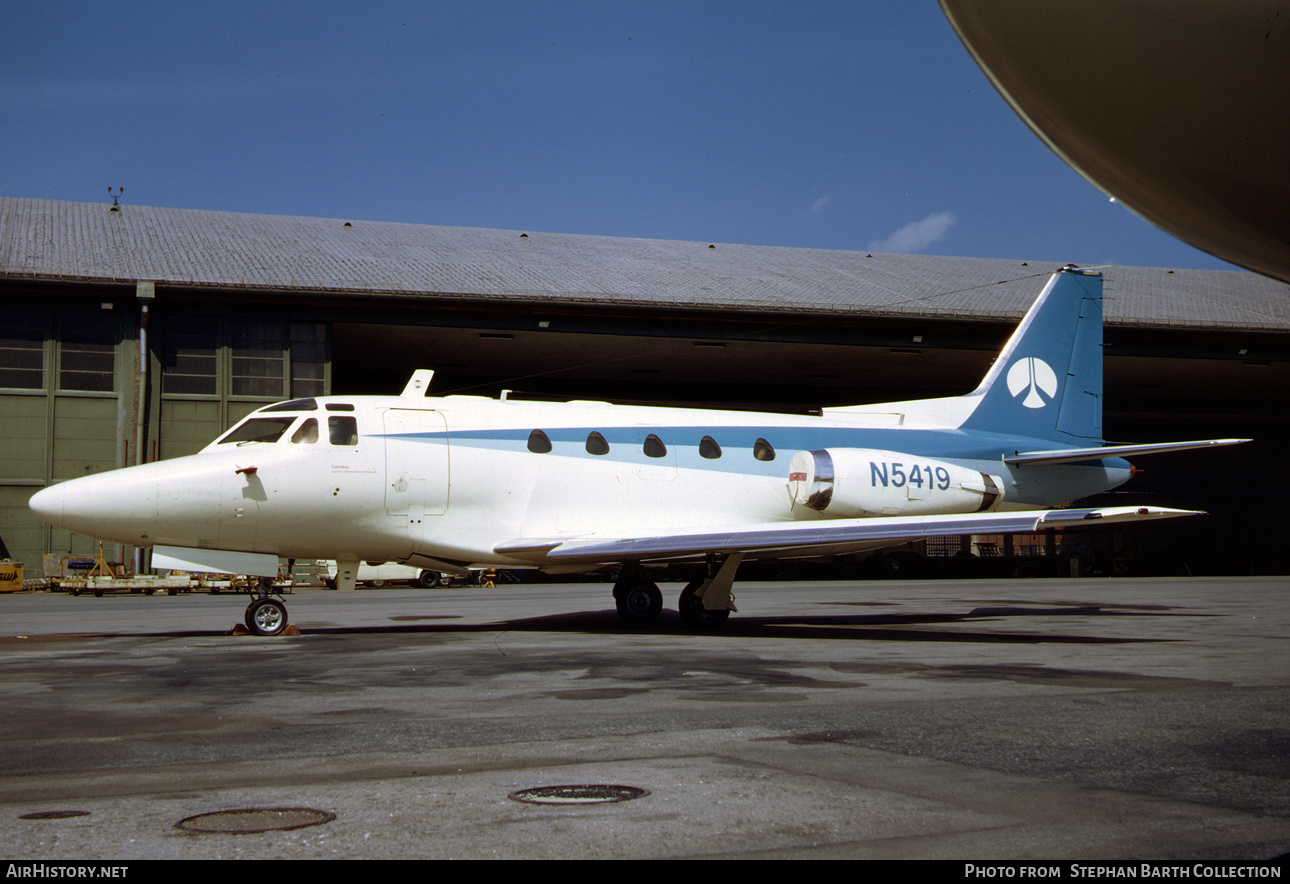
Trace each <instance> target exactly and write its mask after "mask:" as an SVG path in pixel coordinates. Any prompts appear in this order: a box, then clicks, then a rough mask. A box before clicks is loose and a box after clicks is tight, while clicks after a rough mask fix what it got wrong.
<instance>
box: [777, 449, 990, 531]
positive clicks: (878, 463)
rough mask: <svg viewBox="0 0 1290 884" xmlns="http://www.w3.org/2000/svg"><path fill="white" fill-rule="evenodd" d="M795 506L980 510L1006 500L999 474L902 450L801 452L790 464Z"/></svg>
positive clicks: (832, 511)
mask: <svg viewBox="0 0 1290 884" xmlns="http://www.w3.org/2000/svg"><path fill="white" fill-rule="evenodd" d="M788 493H789V496H790V497H791V498H792V501H793V507H794V508H795V509H796V508H798V507H809V508H810V509H813V510H817V511H819V512H821V513H825V514H827V515H829V516H831V517H833V518H837V519H847V518H857V517H861V516H931V515H942V514H948V513H978V512H986V511H989V510H994V509H997V508H998V506H999V505H1000V504H1001V503H1002V502H1003V481H1002V480H1001V479H999V478H998V477H996V476H988V475H986V474H985V473H981V472H978V471H976V470H971V469H968V468H967V467H961V466H956V465H955V464H952V463H946V462H945V461H942V460H933V459H932V458H928V457H917V456H915V455H912V454H904V453H902V452H899V451H878V450H874V449H867V448H828V449H822V450H819V451H799V452H798V453H797V454H795V455H793V460H792V462H791V463H790V464H789V467H788Z"/></svg>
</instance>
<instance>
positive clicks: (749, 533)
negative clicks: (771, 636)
mask: <svg viewBox="0 0 1290 884" xmlns="http://www.w3.org/2000/svg"><path fill="white" fill-rule="evenodd" d="M1194 515H1200V512H1199V511H1196V510H1178V509H1168V508H1165V507H1105V508H1102V509H1065V510H1031V511H1026V512H1015V513H968V514H964V515H945V516H917V517H913V516H884V517H876V518H863V519H831V520H828V521H824V522H796V523H790V524H782V523H770V524H767V523H759V524H753V525H737V526H732V527H730V528H725V529H712V528H701V529H695V530H693V531H681V532H677V533H675V534H661V535H657V536H652V537H616V538H606V537H594V536H584V537H566V538H521V539H516V540H507V541H503V542H501V543H499V544H497V545H496V546H495V547H494V548H493V551H494V552H496V553H498V554H499V555H504V556H508V557H510V558H514V559H517V560H520V561H524V562H528V563H532V564H537V565H541V564H560V565H566V564H568V565H572V564H598V563H607V562H624V561H658V560H666V559H683V558H692V557H695V556H702V555H704V554H707V553H719V554H720V553H727V554H728V553H744V554H747V555H751V556H754V557H756V556H761V555H765V554H772V555H773V556H775V557H792V556H803V555H805V556H809V555H817V554H821V553H823V552H826V551H827V552H839V551H846V550H848V549H850V550H852V551H860V550H865V549H877V548H880V547H882V546H886V545H895V544H899V543H904V542H906V541H909V540H918V539H921V538H924V537H932V536H937V535H946V534H951V535H952V534H1011V533H1017V532H1026V531H1040V530H1043V529H1045V528H1062V527H1073V526H1074V525H1078V524H1087V523H1089V522H1093V521H1097V522H1099V523H1100V524H1106V523H1109V522H1130V521H1135V522H1136V521H1146V520H1153V519H1173V518H1177V517H1179V516H1194Z"/></svg>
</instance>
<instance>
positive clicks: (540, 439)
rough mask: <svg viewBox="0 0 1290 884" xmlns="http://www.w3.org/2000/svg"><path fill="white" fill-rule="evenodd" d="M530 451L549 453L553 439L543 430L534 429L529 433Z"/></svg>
mask: <svg viewBox="0 0 1290 884" xmlns="http://www.w3.org/2000/svg"><path fill="white" fill-rule="evenodd" d="M529 451H531V452H533V453H534V454H549V453H550V452H551V440H550V439H548V438H547V435H546V433H544V432H542V431H541V430H534V431H533V432H531V433H529Z"/></svg>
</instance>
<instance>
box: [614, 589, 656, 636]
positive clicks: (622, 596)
mask: <svg viewBox="0 0 1290 884" xmlns="http://www.w3.org/2000/svg"><path fill="white" fill-rule="evenodd" d="M614 603H615V605H616V607H617V608H618V616H619V617H621V618H622V620H623V622H624V623H626V624H627V625H628V626H634V627H640V626H649V625H650V624H651V623H653V622H654V621H655V620H657V619H658V615H659V614H661V613H662V612H663V593H662V592H661V591H660V590H659V588H658V586H657V585H655V584H653V583H650V582H648V581H642V582H640V583H634V584H632V585H631V586H626V587H623V588H622V589H620V590H617V591H615V592H614Z"/></svg>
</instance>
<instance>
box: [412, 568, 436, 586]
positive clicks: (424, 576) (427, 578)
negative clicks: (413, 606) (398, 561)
mask: <svg viewBox="0 0 1290 884" xmlns="http://www.w3.org/2000/svg"><path fill="white" fill-rule="evenodd" d="M438 585H439V575H438V574H437V573H435V572H434V571H422V572H421V573H420V574H418V575H417V586H419V587H421V588H422V589H434V588H435V587H436V586H438Z"/></svg>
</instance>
